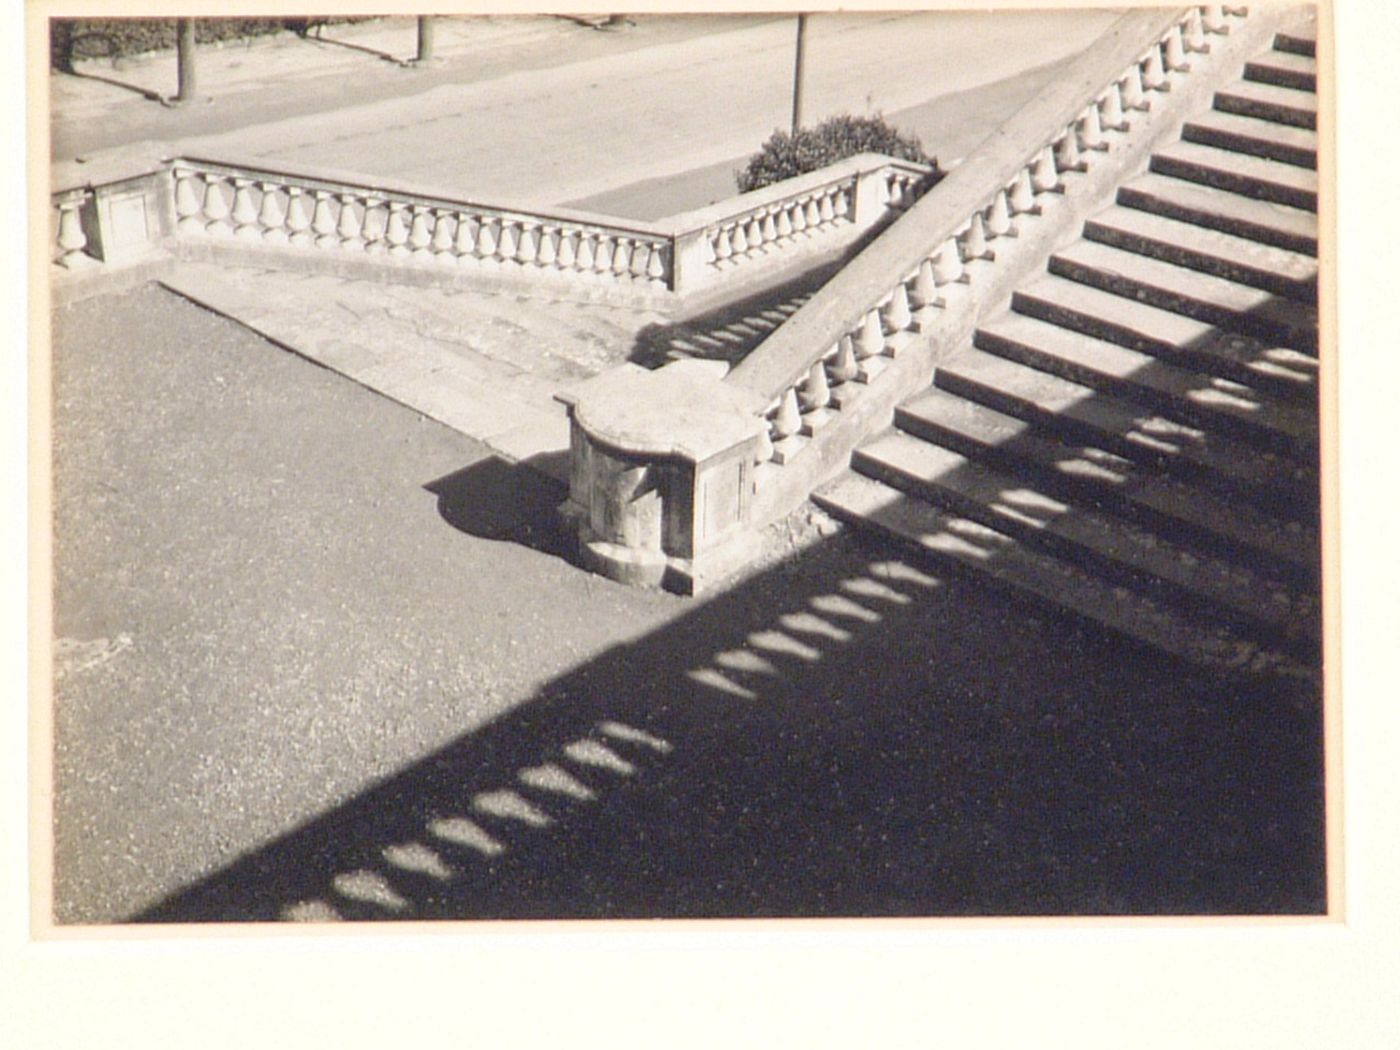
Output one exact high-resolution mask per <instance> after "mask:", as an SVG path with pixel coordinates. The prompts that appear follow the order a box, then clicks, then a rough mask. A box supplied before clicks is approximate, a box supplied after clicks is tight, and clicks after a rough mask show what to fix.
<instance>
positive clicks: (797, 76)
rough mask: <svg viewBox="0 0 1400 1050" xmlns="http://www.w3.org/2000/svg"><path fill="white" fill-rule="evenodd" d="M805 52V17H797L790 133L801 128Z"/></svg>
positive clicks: (795, 132) (794, 132)
mask: <svg viewBox="0 0 1400 1050" xmlns="http://www.w3.org/2000/svg"><path fill="white" fill-rule="evenodd" d="M806 50H807V16H806V15H798V16H797V63H796V66H795V68H794V69H793V74H792V133H793V135H796V134H797V129H798V128H800V127H801V126H802V67H803V59H804V57H805V52H806Z"/></svg>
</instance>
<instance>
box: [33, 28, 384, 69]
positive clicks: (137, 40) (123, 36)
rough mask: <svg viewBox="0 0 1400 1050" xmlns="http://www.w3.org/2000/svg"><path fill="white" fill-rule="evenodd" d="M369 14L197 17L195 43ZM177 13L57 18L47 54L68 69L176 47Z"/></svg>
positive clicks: (303, 30)
mask: <svg viewBox="0 0 1400 1050" xmlns="http://www.w3.org/2000/svg"><path fill="white" fill-rule="evenodd" d="M369 17H370V16H364V17H336V18H325V17H322V18H197V19H195V23H194V38H195V43H196V44H218V43H223V42H226V41H244V40H249V39H251V38H253V37H258V36H268V35H270V34H273V33H281V32H283V31H285V30H291V31H292V32H295V33H301V34H303V35H305V33H306V32H307V31H308V30H309V29H312V28H315V27H316V26H317V25H323V24H332V23H340V22H364V21H367V20H368V19H369ZM175 24H176V20H175V19H173V18H55V19H53V20H52V21H51V22H50V24H49V29H50V35H49V53H50V60H51V63H52V65H53V67H54V68H55V69H60V70H65V71H69V70H71V69H72V68H73V60H74V59H84V58H128V57H130V56H132V55H140V54H146V53H148V52H151V51H162V50H168V49H170V48H173V47H174V46H175V36H176V28H175Z"/></svg>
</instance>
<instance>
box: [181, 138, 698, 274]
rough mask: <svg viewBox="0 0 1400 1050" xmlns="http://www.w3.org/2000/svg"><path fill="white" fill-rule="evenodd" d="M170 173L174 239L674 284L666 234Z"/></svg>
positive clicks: (341, 188)
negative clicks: (172, 192)
mask: <svg viewBox="0 0 1400 1050" xmlns="http://www.w3.org/2000/svg"><path fill="white" fill-rule="evenodd" d="M171 174H172V178H173V181H174V204H175V214H176V224H175V227H176V234H177V236H179V237H196V238H215V239H231V240H234V241H242V242H246V243H252V244H260V245H264V246H275V247H289V248H293V249H306V250H312V251H331V252H340V253H350V254H354V255H363V256H383V257H384V258H385V259H386V260H388V261H396V262H402V263H407V264H410V265H422V266H432V267H492V268H497V269H500V268H508V269H515V270H530V269H540V270H553V271H558V272H562V273H565V274H568V275H569V276H571V277H575V278H578V279H584V280H602V281H608V282H621V283H635V284H644V285H655V286H658V287H663V288H665V287H669V286H670V282H671V269H670V259H671V246H670V243H669V240H668V239H667V238H666V237H664V236H660V235H658V234H656V233H653V232H649V231H646V230H639V229H635V228H629V227H623V226H612V225H604V224H599V223H584V222H578V221H575V220H573V219H569V218H564V217H559V216H550V215H545V214H531V213H528V212H521V211H510V210H505V209H500V208H490V207H484V206H479V205H473V204H466V203H463V202H460V201H457V202H454V201H449V200H443V199H437V198H433V197H426V196H417V195H412V194H406V193H403V192H397V191H389V190H384V189H376V188H367V187H357V186H351V185H346V184H344V183H340V182H327V181H322V180H318V179H312V178H304V177H293V176H289V175H286V174H282V173H276V172H268V171H255V170H253V169H251V168H248V167H243V166H239V167H233V166H229V165H224V164H217V163H214V162H210V161H201V160H191V159H181V160H177V161H175V162H174V163H173V164H172V166H171Z"/></svg>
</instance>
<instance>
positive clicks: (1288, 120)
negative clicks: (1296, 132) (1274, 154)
mask: <svg viewBox="0 0 1400 1050" xmlns="http://www.w3.org/2000/svg"><path fill="white" fill-rule="evenodd" d="M1215 108H1216V109H1218V110H1220V111H1221V112H1222V113H1239V114H1241V115H1242V116H1246V117H1259V118H1260V119H1261V120H1274V121H1277V122H1278V123H1280V124H1292V125H1293V126H1294V127H1299V128H1316V127H1317V92H1315V91H1299V90H1298V89H1297V88H1291V87H1279V86H1278V85H1277V84H1261V83H1259V82H1258V81H1255V80H1237V81H1236V82H1235V83H1233V84H1230V85H1228V86H1227V87H1223V88H1221V89H1220V90H1219V91H1217V92H1216V93H1215Z"/></svg>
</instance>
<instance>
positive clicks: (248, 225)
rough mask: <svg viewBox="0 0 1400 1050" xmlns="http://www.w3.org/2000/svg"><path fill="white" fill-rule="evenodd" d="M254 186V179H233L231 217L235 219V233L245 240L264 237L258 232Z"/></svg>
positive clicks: (237, 236)
mask: <svg viewBox="0 0 1400 1050" xmlns="http://www.w3.org/2000/svg"><path fill="white" fill-rule="evenodd" d="M252 187H253V180H252V179H241V178H235V179H234V180H233V210H232V211H231V212H230V213H229V218H231V219H232V220H233V235H234V236H235V237H236V238H238V239H239V240H243V241H256V240H261V239H262V238H261V235H260V234H259V232H258V209H257V206H256V205H254V204H253V188H252Z"/></svg>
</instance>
